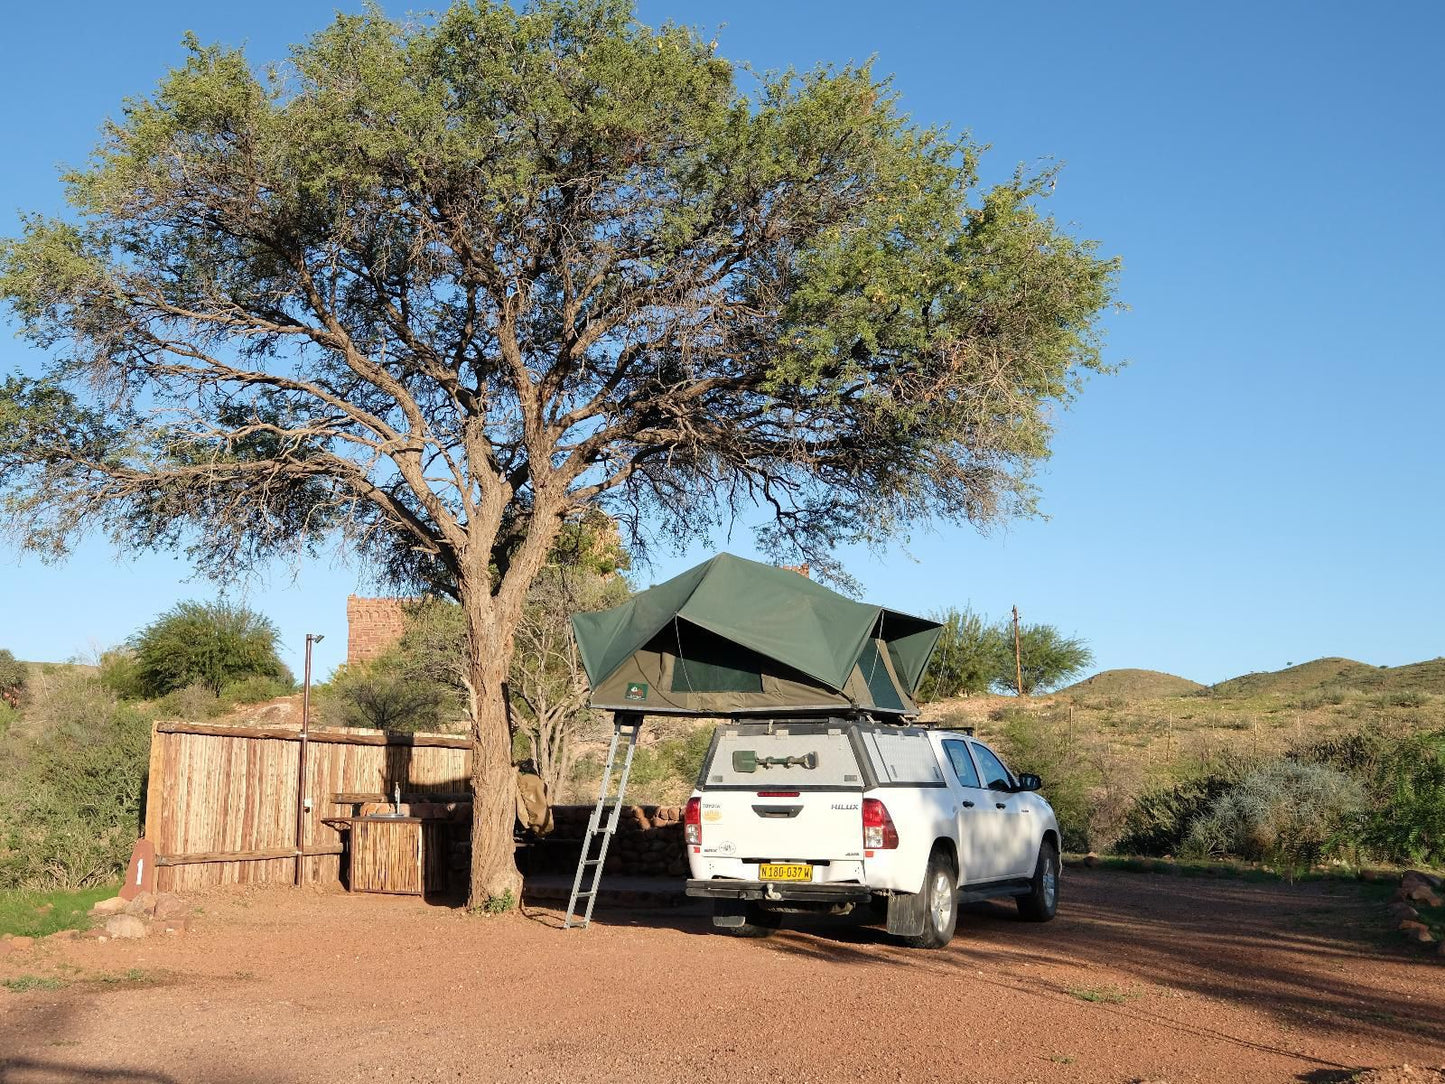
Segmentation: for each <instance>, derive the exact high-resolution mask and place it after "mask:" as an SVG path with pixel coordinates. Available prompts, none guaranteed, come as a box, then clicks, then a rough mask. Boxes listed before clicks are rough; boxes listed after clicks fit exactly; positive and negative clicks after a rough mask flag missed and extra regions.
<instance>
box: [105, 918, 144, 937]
mask: <svg viewBox="0 0 1445 1084" xmlns="http://www.w3.org/2000/svg"><path fill="white" fill-rule="evenodd" d="M105 932H106V935H107V936H109V937H117V938H134V937H144V936H145V935H146V934H147V933H148V932H149V931H148V930H147V929H146V924H145V923H144V922H142V921H141V920H140V919H139V918H137V917H136V916H135V915H112V916H111V917H110V918H109V919H108V920H107V921H106V923H105Z"/></svg>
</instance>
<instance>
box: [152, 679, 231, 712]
mask: <svg viewBox="0 0 1445 1084" xmlns="http://www.w3.org/2000/svg"><path fill="white" fill-rule="evenodd" d="M226 708H227V705H225V704H223V703H221V698H220V697H218V696H217V695H216V694H215V693H213V692H212V691H211V690H210V689H209V688H208V687H207V686H205V685H202V684H200V683H199V682H198V683H197V684H195V685H187V686H186V687H185V688H184V689H176V690H175V691H174V692H169V693H166V695H165V696H163V697H161V698H160V699H159V700H157V701H156V702H155V710H156V712H157V713H158V714H159V715H160V716H161V717H162V718H166V719H188V720H191V721H200V720H204V719H214V718H216V717H217V716H219V715H224V714H225V712H226Z"/></svg>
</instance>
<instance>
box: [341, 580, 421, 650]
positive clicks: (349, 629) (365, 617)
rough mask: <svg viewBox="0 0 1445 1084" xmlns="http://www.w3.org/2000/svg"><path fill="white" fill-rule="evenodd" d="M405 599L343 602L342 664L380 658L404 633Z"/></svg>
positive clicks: (353, 596) (348, 597) (406, 600)
mask: <svg viewBox="0 0 1445 1084" xmlns="http://www.w3.org/2000/svg"><path fill="white" fill-rule="evenodd" d="M412 601H414V600H412V599H405V598H358V597H357V596H356V595H349V596H347V599H346V661H347V663H348V664H350V663H358V662H366V661H367V660H368V659H374V658H376V657H377V656H378V655H380V654H382V652H384V651H385V650H386V649H387V648H389V647H391V646H392V645H393V644H394V643H396V642H397V641H398V640H400V639H401V634H402V633H403V632H405V631H406V615H405V612H404V610H403V607H404V606H405V605H406V604H407V603H408V602H412Z"/></svg>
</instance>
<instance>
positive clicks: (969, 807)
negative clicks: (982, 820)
mask: <svg viewBox="0 0 1445 1084" xmlns="http://www.w3.org/2000/svg"><path fill="white" fill-rule="evenodd" d="M959 804H961V805H962V806H963V808H964V809H972V808H973V803H972V802H961V803H959Z"/></svg>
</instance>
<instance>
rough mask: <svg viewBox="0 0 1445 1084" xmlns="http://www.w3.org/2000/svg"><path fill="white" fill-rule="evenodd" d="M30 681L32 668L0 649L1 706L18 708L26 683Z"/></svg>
mask: <svg viewBox="0 0 1445 1084" xmlns="http://www.w3.org/2000/svg"><path fill="white" fill-rule="evenodd" d="M29 679H30V668H29V667H28V666H26V665H25V664H24V663H23V662H20V661H19V660H18V659H16V658H15V656H14V655H12V654H11V653H10V652H9V651H8V650H6V649H4V648H0V704H4V705H5V706H7V707H11V708H14V707H18V706H19V704H20V695H21V694H22V693H23V692H24V691H25V683H26V682H27V681H28V680H29Z"/></svg>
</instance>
